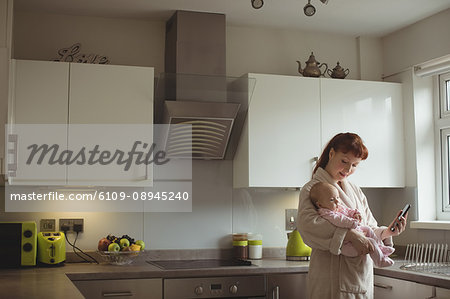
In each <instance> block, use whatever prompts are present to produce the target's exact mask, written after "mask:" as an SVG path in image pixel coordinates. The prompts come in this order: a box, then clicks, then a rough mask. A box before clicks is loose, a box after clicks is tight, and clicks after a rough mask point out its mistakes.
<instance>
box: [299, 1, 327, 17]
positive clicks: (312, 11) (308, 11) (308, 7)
mask: <svg viewBox="0 0 450 299" xmlns="http://www.w3.org/2000/svg"><path fill="white" fill-rule="evenodd" d="M320 2H322V3H323V4H327V3H328V0H320ZM303 12H304V13H305V15H307V16H308V17H311V16H313V15H314V14H315V13H316V8H315V7H314V6H312V4H311V0H308V4H306V5H305V7H303Z"/></svg>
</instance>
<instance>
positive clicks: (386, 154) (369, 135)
mask: <svg viewBox="0 0 450 299" xmlns="http://www.w3.org/2000/svg"><path fill="white" fill-rule="evenodd" d="M248 76H249V77H253V78H256V85H255V90H254V92H253V96H252V97H251V102H250V105H249V111H248V116H247V122H246V126H245V129H244V131H243V133H242V136H241V141H240V144H239V147H238V150H237V153H236V155H235V159H234V164H233V174H234V177H233V180H234V187H235V188H239V187H301V186H303V185H304V184H305V183H306V182H307V181H309V180H310V178H311V174H312V169H313V167H314V163H315V162H314V161H315V160H316V159H317V157H318V156H319V155H320V154H321V150H322V149H323V148H324V147H325V145H326V143H327V142H328V141H329V140H330V139H331V138H332V137H333V136H334V135H335V134H336V133H339V132H356V133H357V134H359V135H360V136H361V137H362V138H363V140H364V142H365V143H366V145H367V147H368V149H369V158H368V160H367V161H363V162H362V163H361V164H360V166H359V167H358V168H359V169H358V170H357V172H356V173H355V174H354V175H353V177H352V178H351V180H352V181H353V182H355V183H357V184H358V185H360V186H361V187H404V185H405V175H404V171H405V168H404V158H403V154H402V153H403V150H404V149H403V144H404V141H403V113H402V94H401V85H400V84H395V83H384V82H368V81H358V80H339V79H322V78H321V79H318V78H304V77H293V76H278V75H262V74H248Z"/></svg>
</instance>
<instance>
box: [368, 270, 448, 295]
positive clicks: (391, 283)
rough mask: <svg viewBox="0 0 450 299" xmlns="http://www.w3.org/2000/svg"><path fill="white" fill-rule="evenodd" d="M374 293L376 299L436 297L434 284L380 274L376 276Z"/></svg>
mask: <svg viewBox="0 0 450 299" xmlns="http://www.w3.org/2000/svg"><path fill="white" fill-rule="evenodd" d="M374 293H375V296H374V298H375V299H386V298H396V299H403V298H404V299H411V298H436V297H434V296H433V295H434V294H433V293H434V287H433V286H429V285H425V284H420V283H416V282H412V281H407V280H401V279H395V278H390V277H385V276H379V275H375V276H374ZM437 298H440V297H437ZM445 298H449V297H445Z"/></svg>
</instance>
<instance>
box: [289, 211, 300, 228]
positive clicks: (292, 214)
mask: <svg viewBox="0 0 450 299" xmlns="http://www.w3.org/2000/svg"><path fill="white" fill-rule="evenodd" d="M297 213H298V210H297V209H286V230H294V229H296V228H297Z"/></svg>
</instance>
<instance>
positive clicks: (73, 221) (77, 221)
mask: <svg viewBox="0 0 450 299" xmlns="http://www.w3.org/2000/svg"><path fill="white" fill-rule="evenodd" d="M74 225H75V226H81V229H80V230H79V232H80V233H81V232H83V230H84V219H83V218H81V219H71V218H69V219H59V230H60V231H63V229H62V227H63V226H67V227H68V228H69V229H68V230H67V231H68V232H74V231H75V230H74V229H73V227H74Z"/></svg>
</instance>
